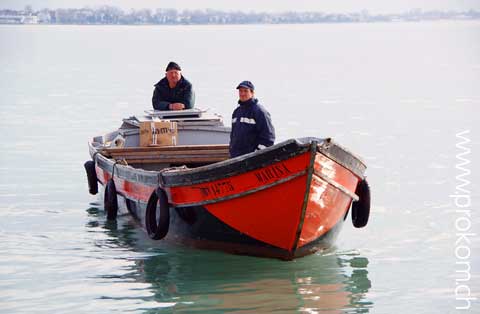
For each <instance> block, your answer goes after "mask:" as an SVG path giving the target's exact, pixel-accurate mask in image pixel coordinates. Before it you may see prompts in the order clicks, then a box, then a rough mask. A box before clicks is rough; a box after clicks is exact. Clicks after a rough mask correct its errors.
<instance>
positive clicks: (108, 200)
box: [103, 179, 118, 220]
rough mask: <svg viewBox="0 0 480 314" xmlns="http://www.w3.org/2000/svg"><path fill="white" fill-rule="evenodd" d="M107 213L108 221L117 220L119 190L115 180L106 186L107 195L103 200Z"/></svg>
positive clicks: (109, 181)
mask: <svg viewBox="0 0 480 314" xmlns="http://www.w3.org/2000/svg"><path fill="white" fill-rule="evenodd" d="M103 204H104V208H105V213H106V214H107V219H108V220H115V219H116V218H117V214H118V202H117V189H116V188H115V182H113V179H110V180H108V182H107V184H106V185H105V195H104V198H103Z"/></svg>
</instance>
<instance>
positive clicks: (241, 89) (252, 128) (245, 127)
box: [230, 81, 275, 158]
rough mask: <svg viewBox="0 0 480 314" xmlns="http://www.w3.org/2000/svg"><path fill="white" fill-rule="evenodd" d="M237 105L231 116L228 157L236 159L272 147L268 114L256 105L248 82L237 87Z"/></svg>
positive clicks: (271, 125)
mask: <svg viewBox="0 0 480 314" xmlns="http://www.w3.org/2000/svg"><path fill="white" fill-rule="evenodd" d="M237 89H238V96H239V100H238V104H239V106H238V107H237V108H236V109H235V111H234V112H233V114H232V131H231V133H230V157H232V158H233V157H237V156H240V155H244V154H248V153H251V152H254V151H256V150H259V149H262V148H265V147H268V146H272V145H273V143H274V142H275V129H274V127H273V124H272V120H271V118H270V114H269V113H268V111H267V110H265V108H263V106H262V105H260V104H259V103H258V99H256V98H254V96H255V87H254V86H253V84H252V82H250V81H243V82H241V83H240V84H239V85H238V86H237Z"/></svg>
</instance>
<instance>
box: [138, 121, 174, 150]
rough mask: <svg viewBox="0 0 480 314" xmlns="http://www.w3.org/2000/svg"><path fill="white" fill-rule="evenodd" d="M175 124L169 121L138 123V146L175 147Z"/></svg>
mask: <svg viewBox="0 0 480 314" xmlns="http://www.w3.org/2000/svg"><path fill="white" fill-rule="evenodd" d="M177 138H178V129H177V122H172V121H169V120H162V121H145V122H140V146H141V147H146V146H176V145H177Z"/></svg>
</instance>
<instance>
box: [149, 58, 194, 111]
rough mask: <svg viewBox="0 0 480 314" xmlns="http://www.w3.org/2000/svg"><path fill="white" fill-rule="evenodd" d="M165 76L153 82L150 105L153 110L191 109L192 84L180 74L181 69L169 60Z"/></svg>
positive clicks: (192, 97) (192, 104)
mask: <svg viewBox="0 0 480 314" xmlns="http://www.w3.org/2000/svg"><path fill="white" fill-rule="evenodd" d="M165 71H166V73H165V77H164V78H163V79H161V80H160V81H159V82H158V83H157V84H155V90H154V91H153V97H152V105H153V108H154V109H155V110H183V109H191V108H193V106H194V104H195V93H194V92H193V87H192V84H191V83H190V82H189V81H188V80H187V79H186V78H185V77H183V76H182V72H181V71H182V69H181V68H180V66H179V65H178V64H177V63H175V62H173V61H172V62H170V63H169V64H168V65H167V69H166V70H165Z"/></svg>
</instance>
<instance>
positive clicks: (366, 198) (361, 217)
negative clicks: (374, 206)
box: [352, 179, 370, 228]
mask: <svg viewBox="0 0 480 314" xmlns="http://www.w3.org/2000/svg"><path fill="white" fill-rule="evenodd" d="M355 194H357V195H358V198H359V199H358V201H355V202H353V203H352V223H353V226H354V227H355V228H363V227H365V226H366V225H367V223H368V218H369V216H370V187H369V185H368V182H367V180H366V179H363V180H362V181H360V182H359V183H358V184H357V188H356V190H355Z"/></svg>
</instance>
